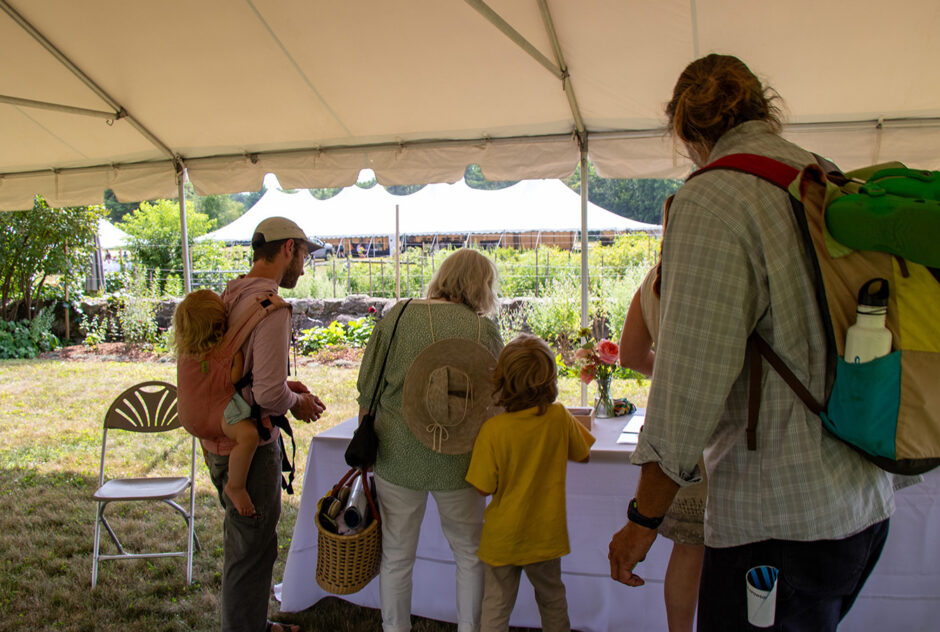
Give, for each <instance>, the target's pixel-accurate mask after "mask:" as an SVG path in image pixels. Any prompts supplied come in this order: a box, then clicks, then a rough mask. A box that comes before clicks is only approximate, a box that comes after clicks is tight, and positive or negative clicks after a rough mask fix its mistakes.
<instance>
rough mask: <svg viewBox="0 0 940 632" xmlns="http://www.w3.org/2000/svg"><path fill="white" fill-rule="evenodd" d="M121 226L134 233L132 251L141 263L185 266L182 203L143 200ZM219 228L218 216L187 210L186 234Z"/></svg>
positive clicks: (191, 236) (190, 239)
mask: <svg viewBox="0 0 940 632" xmlns="http://www.w3.org/2000/svg"><path fill="white" fill-rule="evenodd" d="M120 228H121V229H122V230H124V231H125V232H126V233H128V234H129V235H130V236H131V237H132V242H131V248H130V249H131V251H132V252H133V254H134V258H135V259H136V260H137V262H138V263H139V264H140V265H143V266H144V267H146V268H150V269H160V270H182V268H183V245H182V237H181V235H180V208H179V203H178V202H175V201H172V200H157V201H156V202H154V203H150V202H143V203H141V205H140V207H139V208H138V209H137V210H135V211H134V212H133V213H131V214H130V215H129V216H126V217H125V218H124V221H123V222H121V225H120ZM213 228H215V220H213V219H210V218H209V216H208V215H206V214H205V213H200V212H199V211H193V212H191V213H187V214H186V236H187V241H188V243H189V247H190V249H192V247H193V240H195V239H196V238H197V237H200V236H201V235H205V234H206V233H207V232H209V231H210V230H212V229H213Z"/></svg>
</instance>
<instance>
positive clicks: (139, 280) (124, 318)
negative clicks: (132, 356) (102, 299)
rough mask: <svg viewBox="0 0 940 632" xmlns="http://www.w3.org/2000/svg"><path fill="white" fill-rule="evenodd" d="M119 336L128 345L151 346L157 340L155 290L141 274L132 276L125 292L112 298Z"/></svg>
mask: <svg viewBox="0 0 940 632" xmlns="http://www.w3.org/2000/svg"><path fill="white" fill-rule="evenodd" d="M112 298H113V299H114V303H115V313H116V315H117V320H118V324H119V325H120V328H121V336H122V337H123V339H124V342H125V343H127V344H129V345H141V346H143V345H151V344H153V343H154V342H155V341H156V338H157V320H156V316H155V310H156V296H155V290H154V289H152V288H151V287H149V286H148V284H147V282H146V279H145V278H144V276H143V275H142V274H137V275H133V276H132V277H131V279H130V283H129V285H128V286H127V289H126V291H125V292H123V293H121V294H120V295H115V296H113V297H112Z"/></svg>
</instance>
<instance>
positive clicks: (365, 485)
mask: <svg viewBox="0 0 940 632" xmlns="http://www.w3.org/2000/svg"><path fill="white" fill-rule="evenodd" d="M356 472H358V473H359V475H360V476H362V489H363V490H364V491H365V493H366V502H368V503H369V509H371V510H372V515H373V516H375V519H376V521H377V522H382V517H381V516H380V515H379V508H378V507H377V506H376V505H375V501H374V500H373V499H372V489H371V488H370V486H369V477H368V475H367V474H366V471H365V470H362V469H359V468H357V467H353V468H350V470H349V471H348V472H346V473H345V474H343V478H341V479H339V482H338V483H337V484H336V485H333V490H332V491H331V492H330V493H331V494H333V495H334V496H335V495H336V494H337V492H339V490H340V489H342V488H343V485H345V484H346V481H348V480H349V477H351V476H353V475H355V474H356Z"/></svg>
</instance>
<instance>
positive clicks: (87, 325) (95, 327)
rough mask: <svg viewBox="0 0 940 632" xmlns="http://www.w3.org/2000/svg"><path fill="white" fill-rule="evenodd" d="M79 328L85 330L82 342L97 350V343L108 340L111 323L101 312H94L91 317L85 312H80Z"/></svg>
mask: <svg viewBox="0 0 940 632" xmlns="http://www.w3.org/2000/svg"><path fill="white" fill-rule="evenodd" d="M81 329H82V331H84V332H85V338H84V340H83V341H82V344H83V345H85V346H86V347H91V348H92V349H95V350H97V349H98V345H100V344H101V343H103V342H107V341H108V332H109V330H110V329H111V323H110V321H109V319H108V317H107V316H105V315H103V314H95V315H94V316H92V317H91V319H89V318H88V316H87V315H86V314H82V321H81Z"/></svg>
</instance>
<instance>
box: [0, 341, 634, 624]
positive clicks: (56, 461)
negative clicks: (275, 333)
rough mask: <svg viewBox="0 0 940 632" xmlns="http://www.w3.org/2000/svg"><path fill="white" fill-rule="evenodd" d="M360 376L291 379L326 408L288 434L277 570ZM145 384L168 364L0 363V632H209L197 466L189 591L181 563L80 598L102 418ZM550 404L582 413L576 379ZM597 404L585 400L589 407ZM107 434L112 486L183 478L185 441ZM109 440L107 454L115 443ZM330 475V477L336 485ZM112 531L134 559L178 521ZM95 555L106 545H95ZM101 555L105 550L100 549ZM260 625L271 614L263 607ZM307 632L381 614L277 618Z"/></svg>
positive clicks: (216, 515) (146, 565)
mask: <svg viewBox="0 0 940 632" xmlns="http://www.w3.org/2000/svg"><path fill="white" fill-rule="evenodd" d="M357 373H358V367H336V366H324V365H316V364H307V365H302V366H301V367H299V370H298V376H297V377H298V378H299V379H300V380H301V381H303V382H304V383H305V384H307V385H308V386H309V388H310V390H311V391H313V392H314V393H316V394H317V395H319V396H320V397H321V398H322V399H323V401H324V402H325V403H326V405H327V414H326V415H324V417H323V418H322V419H321V420H320V421H319V422H317V423H315V424H304V423H298V422H294V424H293V425H294V426H295V428H294V431H295V437H296V441H297V458H296V461H297V462H296V465H297V479H296V481H295V487H296V488H297V493H296V494H295V495H294V496H286V495H285V496H284V497H283V510H282V516H281V523H280V527H279V530H278V536H279V546H280V554H279V556H278V562H277V565H276V566H275V569H274V576H275V581H279V579H280V577H281V576H282V575H283V569H284V562H285V560H286V558H287V550H288V548H289V546H290V540H291V535H292V532H293V528H294V523H295V521H296V517H297V509H298V507H299V505H300V492H301V486H302V484H303V474H304V467H305V465H306V458H307V452H308V449H309V445H310V441H311V440H312V438H313V437H314V436H315V435H316V433H318V432H321V431H323V430H325V429H327V428H330V427H332V426H334V425H336V424H338V423H340V422H341V421H343V420H344V419H347V418H349V417H350V416H353V415H355V414H356V412H357V410H358V404H357V403H356V387H355V384H356V375H357ZM145 380H165V381H168V382H171V383H175V381H176V370H175V365H173V364H172V363H143V362H62V361H53V360H7V361H0V530H2V532H3V533H4V551H5V552H4V555H3V556H0V630H26V629H34V630H45V629H57V630H77V631H78V630H80V631H84V630H89V631H92V630H93V631H96V632H97V631H100V630H103V631H110V630H115V631H117V630H126V629H131V628H132V629H145V630H179V631H184V630H187V631H188V630H215V629H217V628H218V621H217V616H218V615H217V613H218V596H219V586H220V581H221V575H220V573H221V568H222V538H221V532H222V511H221V509H220V507H219V503H218V497H217V496H216V493H215V489H214V488H213V487H212V485H211V483H210V481H209V477H208V474H207V472H206V469H205V466H204V465H203V464H202V462H201V459H200V460H199V462H198V463H197V481H196V489H197V500H196V505H197V506H196V530H197V532H198V533H199V537H200V539H201V540H202V545H203V551H202V552H201V553H199V554H197V555H196V556H195V559H194V571H193V573H194V582H195V583H194V584H193V585H192V586H190V587H186V586H185V570H184V565H183V563H182V561H181V560H179V559H155V560H139V561H133V562H126V561H123V562H104V563H103V564H102V565H101V567H100V575H99V584H98V588H97V589H96V590H94V591H89V590H88V587H89V586H90V581H91V545H92V534H93V527H94V511H95V509H94V504H93V503H92V502H91V501H90V496H91V494H92V492H93V490H94V488H95V486H96V483H97V476H98V463H99V459H100V456H101V452H100V450H101V430H102V422H103V418H104V413H105V411H106V410H107V408H108V406H109V405H110V403H111V402H112V401H113V399H114V398H115V397H116V396H117V395H118V394H119V393H121V391H123V390H124V389H125V388H127V387H128V386H131V385H132V384H135V383H137V382H142V381H145ZM559 390H560V395H559V400H560V401H561V402H562V403H564V404H567V405H577V404H578V403H579V402H580V387H579V384H578V382H577V381H576V380H575V379H574V378H566V379H563V380H561V381H560V384H559ZM647 390H648V382H646V381H643V382H642V383H637V382H636V381H632V380H620V381H615V383H614V394H615V395H616V396H618V397H628V398H629V399H631V401H633V402H634V403H636V404H637V405H638V406H644V405H645V404H646V392H647ZM593 397H594V392H593V387H590V388H589V389H588V401H589V402H592V401H593ZM117 435H118V433H111V434H110V435H109V446H110V447H111V448H113V449H114V450H115V454H118V453H121V452H122V451H123V458H118V459H116V460H115V461H112V462H111V464H112V467H111V468H110V469H109V473H110V474H111V475H113V476H138V475H141V474H142V473H144V472H147V473H163V472H168V471H170V470H171V469H172V468H180V467H182V468H183V469H185V468H186V467H187V466H188V454H189V445H190V439H189V436H188V435H186V434H185V433H184V432H182V431H178V432H170V433H165V434H160V435H151V436H149V437H147V441H146V442H145V445H144V446H143V447H141V446H140V442H136V441H134V439H136V438H139V437H137V436H136V435H131V436H126V437H118V436H117ZM112 441H113V443H112ZM339 474H340V473H337V475H339ZM108 512H109V515H111V516H113V525H114V527H115V529H116V530H118V531H119V534H120V535H121V536H122V540H124V539H125V535H126V542H125V544H127V545H131V546H133V547H138V546H139V547H147V548H161V547H162V548H163V549H164V550H166V548H168V547H177V546H182V542H183V541H184V539H185V538H184V537H183V533H184V526H183V521H182V520H181V519H180V518H179V516H178V515H176V514H175V513H173V512H172V511H171V510H169V509H168V508H167V507H165V506H162V505H159V504H155V505H153V506H143V505H141V504H139V503H135V504H132V505H123V506H122V505H120V504H115V505H112V506H111V507H109V509H108ZM102 546H103V550H110V549H111V548H113V544H111V543H110V541H108V539H107V537H106V536H105V537H104V538H103V539H102ZM109 547H110V548H109ZM270 612H272V613H276V612H277V604H276V602H274V601H273V598H272V602H271V608H270ZM279 618H280V619H283V620H285V621H293V622H297V623H301V624H302V625H304V627H305V629H306V630H308V632H317V631H324V632H325V631H327V630H329V631H330V632H333V631H336V630H348V631H350V632H353V631H356V632H358V631H360V630H373V629H378V627H379V626H380V619H379V618H378V615H377V612H376V611H373V610H369V609H366V608H358V607H355V606H351V605H350V604H348V603H346V602H343V601H340V600H338V599H328V600H324V601H322V602H320V603H319V604H317V605H316V606H314V607H313V608H311V609H310V610H308V611H306V612H303V613H298V614H286V613H285V614H283V615H282V616H280V617H279ZM454 628H455V626H453V625H451V624H443V623H438V622H435V621H430V620H419V621H418V622H417V624H416V625H415V630H417V631H421V632H443V631H444V630H453V629H454Z"/></svg>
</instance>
